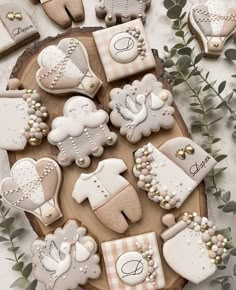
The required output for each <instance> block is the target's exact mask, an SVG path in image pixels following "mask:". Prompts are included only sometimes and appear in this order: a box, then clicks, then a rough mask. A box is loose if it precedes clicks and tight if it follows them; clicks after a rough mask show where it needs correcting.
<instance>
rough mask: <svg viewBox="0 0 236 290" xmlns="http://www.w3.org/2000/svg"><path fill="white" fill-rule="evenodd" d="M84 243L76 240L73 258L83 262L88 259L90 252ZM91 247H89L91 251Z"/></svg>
mask: <svg viewBox="0 0 236 290" xmlns="http://www.w3.org/2000/svg"><path fill="white" fill-rule="evenodd" d="M85 246H86V245H83V244H81V243H80V242H77V243H76V244H75V249H76V251H75V253H76V254H75V259H76V261H77V262H84V261H86V260H88V258H89V257H90V255H91V252H90V251H89V250H88V249H87V248H86V247H85ZM92 250H93V249H91V251H92Z"/></svg>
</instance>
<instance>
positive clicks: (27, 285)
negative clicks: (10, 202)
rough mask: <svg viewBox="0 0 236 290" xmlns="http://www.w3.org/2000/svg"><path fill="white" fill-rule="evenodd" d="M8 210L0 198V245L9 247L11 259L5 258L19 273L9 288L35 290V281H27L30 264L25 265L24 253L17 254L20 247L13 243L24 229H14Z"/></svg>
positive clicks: (30, 268) (13, 218)
mask: <svg viewBox="0 0 236 290" xmlns="http://www.w3.org/2000/svg"><path fill="white" fill-rule="evenodd" d="M9 213H10V209H9V208H6V207H5V206H4V204H3V202H2V199H1V197H0V243H6V244H8V245H9V247H8V248H7V250H8V251H9V252H10V253H11V254H12V256H11V257H8V258H6V259H7V260H9V261H12V263H13V266H12V270H13V271H17V272H18V273H19V278H17V279H16V280H15V281H14V282H13V283H12V284H11V286H10V288H17V289H19V288H21V289H25V290H36V287H37V284H38V282H37V280H33V281H32V282H31V281H29V276H30V274H31V273H32V263H28V264H26V265H25V262H24V261H23V258H24V256H25V253H19V250H20V247H19V246H17V245H16V243H15V241H16V240H17V238H18V237H20V236H21V235H22V234H24V232H25V229H24V228H17V229H16V228H15V227H14V221H15V217H14V216H10V215H9Z"/></svg>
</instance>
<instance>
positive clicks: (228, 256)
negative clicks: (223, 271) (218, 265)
mask: <svg viewBox="0 0 236 290" xmlns="http://www.w3.org/2000/svg"><path fill="white" fill-rule="evenodd" d="M229 259H230V254H226V255H225V256H224V258H223V263H224V264H225V265H228V263H229Z"/></svg>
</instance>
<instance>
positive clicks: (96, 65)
mask: <svg viewBox="0 0 236 290" xmlns="http://www.w3.org/2000/svg"><path fill="white" fill-rule="evenodd" d="M97 29H100V28H82V29H80V28H75V29H71V30H70V31H68V32H66V33H65V34H61V35H58V36H56V37H54V38H52V37H50V38H47V39H45V40H43V41H41V42H38V43H35V44H34V45H33V46H32V47H30V48H28V49H26V51H25V52H24V53H23V55H22V56H21V57H20V58H19V59H18V61H17V63H16V65H15V67H14V69H13V72H12V75H11V77H17V78H19V79H20V80H21V81H22V82H23V84H24V86H25V88H33V89H36V90H37V91H38V92H39V94H40V95H41V97H42V100H43V103H44V104H45V105H46V106H47V107H48V110H49V114H50V120H49V122H50V123H51V121H52V120H53V118H55V117H57V116H60V115H61V114H62V110H63V105H64V103H65V101H66V100H67V99H68V98H69V96H68V95H61V96H56V95H55V96H53V95H50V94H48V93H46V92H44V91H42V90H41V89H40V88H39V87H38V85H37V83H36V80H35V74H36V71H37V70H38V68H39V67H38V64H37V56H38V54H39V53H40V51H41V50H42V49H44V48H45V47H46V46H48V45H52V44H57V43H58V42H59V41H60V40H61V39H62V38H64V37H74V38H79V40H80V41H81V42H82V43H83V44H84V45H85V47H86V48H87V50H88V53H89V57H90V61H91V67H92V69H93V70H94V72H95V74H96V75H97V76H98V77H99V78H100V79H102V81H103V84H104V85H103V88H102V89H101V90H100V91H99V93H98V95H97V97H96V99H95V100H96V102H97V105H98V106H99V107H100V108H103V109H105V110H106V111H109V109H108V103H109V92H110V90H111V89H112V88H113V87H121V86H123V85H124V84H126V83H129V82H132V81H133V80H135V79H141V78H142V75H138V76H137V75H136V76H134V77H132V78H129V79H126V80H122V81H117V82H114V83H112V84H108V83H107V82H106V78H105V74H104V71H103V67H102V64H101V61H100V58H99V56H98V52H97V49H96V46H95V43H94V40H93V37H92V32H93V31H95V30H97ZM154 54H155V57H156V62H157V67H156V70H154V71H153V73H155V74H156V75H157V77H158V79H159V80H160V81H162V82H163V83H164V86H165V88H167V89H171V85H172V80H171V79H170V78H168V75H166V74H165V73H164V69H163V64H162V61H161V59H159V57H158V56H157V52H156V51H154ZM174 106H175V105H174ZM175 109H176V113H175V125H174V127H173V129H171V130H161V131H160V132H159V133H156V134H152V135H151V136H150V137H148V138H143V139H142V140H141V141H140V142H139V143H137V144H136V145H132V144H130V143H129V142H127V141H126V139H125V138H124V137H121V136H120V135H119V132H118V130H116V129H115V128H112V126H110V127H111V130H112V131H115V132H116V133H117V134H118V136H119V139H118V143H117V145H116V146H114V147H111V148H106V150H105V153H104V155H103V156H102V157H100V158H92V165H91V166H90V167H89V168H88V169H80V168H78V167H77V166H76V165H73V166H70V167H67V168H63V175H64V182H63V185H62V188H61V192H60V204H61V208H62V212H63V215H64V217H63V218H61V219H60V220H58V221H57V222H55V223H54V224H52V225H51V226H49V227H44V226H43V225H42V224H41V223H40V222H39V220H38V219H36V218H35V217H33V216H32V215H29V214H27V216H28V219H29V220H30V222H31V224H32V226H33V228H34V230H35V231H36V233H37V234H38V235H39V236H42V235H45V234H47V233H49V232H51V231H53V230H55V229H56V228H57V227H59V226H62V225H63V223H64V222H65V221H66V220H67V219H69V218H76V219H78V220H79V221H80V222H81V223H82V225H84V226H86V227H87V228H88V230H89V232H90V233H92V234H93V235H94V236H95V237H96V239H97V241H98V242H99V243H101V242H104V241H108V240H113V239H117V238H121V237H125V236H130V235H136V234H140V233H146V232H151V231H155V232H156V233H157V237H158V243H159V247H160V252H161V253H162V250H161V248H162V241H161V239H160V238H159V234H160V232H162V231H163V229H164V228H163V226H162V224H161V217H162V216H163V215H164V214H165V213H166V211H165V210H163V209H161V208H160V206H159V205H157V204H155V203H154V202H152V201H151V200H149V199H148V197H147V196H146V193H145V192H143V191H142V190H140V189H138V187H137V185H136V182H137V180H136V179H135V178H134V176H133V174H132V167H133V165H134V161H133V152H134V151H135V150H137V149H138V148H140V147H141V146H142V145H144V144H146V143H148V142H151V143H153V144H154V145H155V146H157V147H158V146H159V145H161V144H162V143H164V142H165V141H166V140H168V139H170V138H173V137H176V136H189V135H188V130H187V127H186V126H185V124H184V122H183V120H182V118H181V115H180V114H179V112H178V110H177V108H176V107H175ZM57 152H58V150H57V147H53V146H51V145H49V143H48V142H46V141H45V142H44V144H43V145H41V146H40V147H36V148H35V147H34V148H33V147H28V148H27V149H26V150H24V151H22V152H17V153H9V157H10V161H11V163H14V162H15V161H16V160H18V159H20V158H24V157H32V158H35V159H39V158H42V157H51V158H54V159H56V158H57ZM111 157H115V158H121V159H123V160H124V161H125V162H126V164H127V166H128V168H129V170H128V171H127V172H126V173H125V174H124V176H125V177H126V178H127V179H128V180H129V182H130V183H131V184H132V185H133V186H134V187H135V188H136V190H137V192H138V194H139V197H140V200H141V204H142V208H143V218H142V220H141V221H140V222H138V223H136V224H133V225H131V226H130V228H129V230H128V231H127V232H126V233H125V235H119V234H116V233H114V232H112V231H111V230H109V229H108V228H106V227H105V226H103V225H102V224H101V223H100V222H99V220H98V219H97V218H96V217H95V215H94V214H93V212H92V210H91V208H90V205H89V203H88V201H85V202H84V203H83V204H81V205H79V204H77V203H76V202H75V200H74V199H73V198H72V196H71V193H72V190H73V187H74V184H75V182H76V180H77V178H78V177H79V176H80V174H81V172H85V173H88V172H91V171H94V170H95V169H96V167H97V165H98V162H99V161H100V160H101V159H106V158H111ZM185 211H196V212H198V213H199V214H201V215H206V198H205V194H204V187H203V185H200V186H199V187H198V188H197V189H196V190H195V191H194V192H193V193H192V195H191V196H190V197H189V198H188V200H187V201H186V202H185V203H184V205H183V206H182V207H181V209H178V210H174V211H173V213H174V214H175V215H178V214H180V213H181V212H185ZM99 251H100V254H101V247H99ZM161 255H162V254H161ZM101 256H102V255H101ZM101 260H102V275H101V277H100V278H99V279H98V280H90V281H89V283H88V285H86V286H84V288H85V289H98V290H109V286H108V282H107V278H106V270H105V266H104V261H103V259H101ZM162 262H163V267H164V273H165V278H166V282H167V289H171V290H180V289H182V287H183V286H184V285H185V284H186V281H185V280H184V279H183V278H181V277H179V276H178V275H177V274H176V273H174V272H173V271H172V270H171V269H170V268H169V267H168V266H167V264H166V263H165V261H164V259H163V257H162ZM112 290H116V289H112Z"/></svg>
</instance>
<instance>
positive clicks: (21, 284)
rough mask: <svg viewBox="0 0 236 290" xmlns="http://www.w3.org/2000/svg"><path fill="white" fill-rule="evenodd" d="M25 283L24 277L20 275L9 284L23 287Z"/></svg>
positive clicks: (13, 286)
mask: <svg viewBox="0 0 236 290" xmlns="http://www.w3.org/2000/svg"><path fill="white" fill-rule="evenodd" d="M27 284H28V282H27V281H26V280H25V278H24V277H20V278H18V279H16V280H15V282H13V283H12V284H11V286H10V288H16V287H18V288H21V289H23V288H25V287H27Z"/></svg>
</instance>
